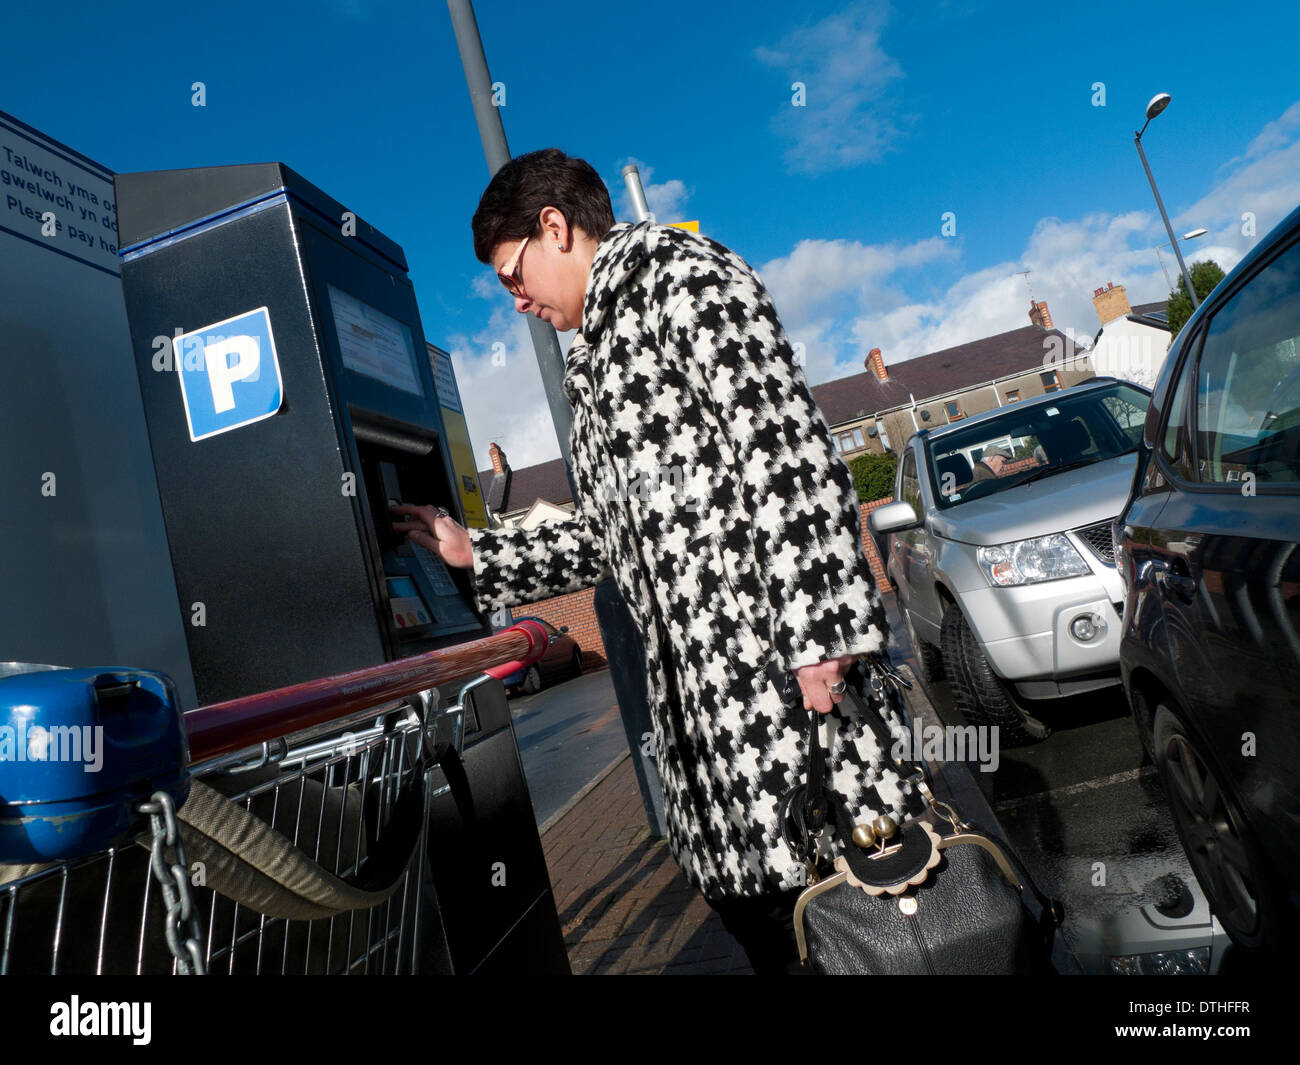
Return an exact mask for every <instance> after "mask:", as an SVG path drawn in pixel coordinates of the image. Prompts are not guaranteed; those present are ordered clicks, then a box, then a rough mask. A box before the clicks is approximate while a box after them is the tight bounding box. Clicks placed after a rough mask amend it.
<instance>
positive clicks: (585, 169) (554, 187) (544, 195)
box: [472, 148, 614, 263]
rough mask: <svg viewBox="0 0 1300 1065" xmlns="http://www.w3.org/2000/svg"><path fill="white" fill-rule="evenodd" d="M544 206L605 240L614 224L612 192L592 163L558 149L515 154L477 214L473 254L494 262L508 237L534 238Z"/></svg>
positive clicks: (493, 182) (485, 193) (490, 187)
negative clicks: (494, 254)
mask: <svg viewBox="0 0 1300 1065" xmlns="http://www.w3.org/2000/svg"><path fill="white" fill-rule="evenodd" d="M543 207H555V208H558V209H559V211H560V213H561V214H563V215H564V219H565V221H566V222H568V223H569V225H570V226H576V227H577V228H579V229H581V230H582V231H583V232H584V233H586V234H587V235H588V236H589V237H592V238H594V239H595V240H601V239H603V238H604V236H605V234H606V233H607V232H608V231H609V227H610V226H612V225H613V224H614V207H613V205H612V204H611V203H610V202H609V190H608V189H607V188H605V183H604V182H603V181H601V179H600V175H599V174H597V173H596V171H595V170H594V169H593V168H592V166H591V164H589V163H587V162H586V161H584V160H582V159H575V158H573V157H571V156H568V155H565V154H564V153H563V152H562V151H560V149H559V148H543V149H541V150H540V151H536V152H528V153H526V154H524V155H517V156H515V158H513V159H511V160H510V162H508V163H506V164H505V166H503V167H502V168H501V169H500V170H498V171H497V172H496V173H495V174H494V175H493V176H492V180H491V181H490V182H488V187H487V188H486V189H485V190H484V191H483V196H482V197H481V198H480V199H479V201H478V210H477V211H475V212H474V221H473V223H472V225H473V229H474V254H475V255H476V256H477V257H478V260H479V262H482V263H490V262H491V259H492V249H493V248H496V247H498V246H500V245H501V244H502V243H504V242H505V241H507V240H523V239H524V237H535V236H537V234H538V232H539V231H540V228H541V227H540V226H539V225H538V222H537V216H538V215H539V214H541V212H542V208H543Z"/></svg>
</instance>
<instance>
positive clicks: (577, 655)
mask: <svg viewBox="0 0 1300 1065" xmlns="http://www.w3.org/2000/svg"><path fill="white" fill-rule="evenodd" d="M573 675H574V676H575V677H581V676H582V652H581V651H580V650H578V648H576V647H575V648H574V649H573Z"/></svg>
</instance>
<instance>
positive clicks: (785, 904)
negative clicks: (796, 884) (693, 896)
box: [705, 888, 807, 976]
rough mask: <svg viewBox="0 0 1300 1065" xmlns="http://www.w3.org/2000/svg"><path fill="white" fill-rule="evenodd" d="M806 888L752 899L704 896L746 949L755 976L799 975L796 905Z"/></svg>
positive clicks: (728, 929) (803, 972)
mask: <svg viewBox="0 0 1300 1065" xmlns="http://www.w3.org/2000/svg"><path fill="white" fill-rule="evenodd" d="M802 892H803V888H794V889H793V890H791V891H783V892H777V893H773V894H770V895H757V896H754V897H753V898H727V899H719V900H717V901H714V900H711V899H707V898H706V899H705V901H706V902H708V904H709V905H710V906H711V907H712V908H713V909H714V910H715V911H716V912H717V914H718V916H719V917H720V918H722V924H723V926H724V927H725V928H726V929H727V931H728V932H730V933H731V935H732V937H733V938H734V939H735V940H736V942H738V943H739V944H740V945H741V947H742V948H744V951H745V955H746V956H747V957H748V958H749V964H750V967H751V968H752V969H753V970H754V975H755V976H799V975H805V974H806V972H807V970H806V969H804V967H803V966H801V965H800V964H799V947H798V944H797V943H796V942H795V938H794V904H795V901H796V900H797V899H798V898H799V896H800V894H801V893H802Z"/></svg>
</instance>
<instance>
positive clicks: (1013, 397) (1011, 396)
mask: <svg viewBox="0 0 1300 1065" xmlns="http://www.w3.org/2000/svg"><path fill="white" fill-rule="evenodd" d="M1007 402H1008V403H1019V402H1020V389H1018V388H1013V389H1011V391H1009V392H1008V393H1007Z"/></svg>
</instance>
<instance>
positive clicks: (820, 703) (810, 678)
mask: <svg viewBox="0 0 1300 1065" xmlns="http://www.w3.org/2000/svg"><path fill="white" fill-rule="evenodd" d="M855 657H856V656H855V655H844V656H842V657H840V658H832V659H830V661H827V662H819V663H818V664H817V665H815V666H801V667H800V668H799V669H796V670H795V671H794V675H795V678H796V679H797V680H798V681H799V687H800V688H801V689H803V708H804V709H805V710H816V711H817V712H818V713H819V714H829V713H830V712H831V708H832V706H833V705H834V704H835V703H840V702H843V701H844V693H843V692H841V693H839V694H838V695H834V694H832V693H831V690H830V689H831V687H832V686H833V685H836V684H839V682H840V681H841V680H843V679H844V674H845V673H847V672H848V671H849V670H850V669H851V668H853V660H854V658H855Z"/></svg>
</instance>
